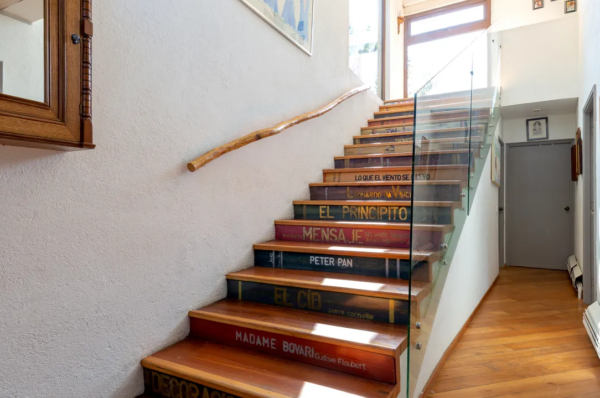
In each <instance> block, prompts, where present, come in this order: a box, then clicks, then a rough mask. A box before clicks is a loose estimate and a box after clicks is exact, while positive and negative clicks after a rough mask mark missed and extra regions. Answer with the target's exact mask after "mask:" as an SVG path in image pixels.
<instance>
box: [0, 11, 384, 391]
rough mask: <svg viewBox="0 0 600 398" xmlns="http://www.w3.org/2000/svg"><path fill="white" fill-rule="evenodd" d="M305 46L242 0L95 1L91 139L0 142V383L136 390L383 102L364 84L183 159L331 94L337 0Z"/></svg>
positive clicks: (335, 81) (23, 387) (336, 82)
mask: <svg viewBox="0 0 600 398" xmlns="http://www.w3.org/2000/svg"><path fill="white" fill-rule="evenodd" d="M315 15H316V24H315V51H314V56H313V57H309V56H307V55H306V54H305V53H303V52H302V51H301V50H299V49H298V48H296V47H295V46H294V45H292V44H291V43H290V42H288V40H286V39H285V38H284V37H283V36H281V35H280V34H279V33H278V32H277V31H275V30H274V29H273V28H271V27H270V26H269V25H267V24H266V23H265V22H264V21H263V20H261V19H260V18H259V17H258V16H256V15H255V14H254V13H253V12H252V11H251V10H249V9H248V8H247V7H246V6H244V5H243V4H242V3H241V2H240V1H239V0H219V1H205V0H202V1H196V0H178V1H176V2H173V1H154V2H148V1H143V0H128V1H125V2H124V1H119V0H102V1H96V2H95V3H94V22H95V32H94V33H95V34H94V127H95V130H94V138H95V142H96V143H97V145H98V147H97V149H95V150H94V151H86V152H74V153H58V152H52V151H44V150H34V149H24V148H14V147H0V187H1V188H0V203H2V206H0V220H2V223H1V228H0V258H1V259H2V265H1V267H0V336H2V339H1V340H0V341H1V342H0V358H2V361H0V396H1V397H2V398H17V397H27V398H37V397H50V396H51V397H90V398H92V397H95V398H131V397H134V396H136V394H138V393H140V392H141V391H142V372H141V368H140V366H139V361H140V359H142V358H143V357H145V356H146V355H149V354H151V353H153V352H155V351H157V350H159V349H161V348H163V347H165V346H167V345H169V344H171V343H173V342H175V341H177V340H179V339H181V338H183V337H184V336H186V334H187V333H188V321H187V311H188V310H191V309H195V308H199V307H202V306H204V305H207V304H209V303H211V302H214V301H216V300H218V299H220V298H222V297H224V296H225V293H226V286H225V274H226V273H228V272H231V271H235V270H239V269H242V268H245V267H248V266H250V265H251V264H252V263H253V253H252V244H253V243H257V242H261V241H265V240H268V239H271V238H273V236H274V231H273V220H275V219H278V218H289V217H291V216H292V200H294V199H306V198H308V186H307V184H308V183H309V182H317V181H319V178H321V174H320V173H321V170H322V169H323V168H326V167H331V166H333V156H334V155H340V154H342V152H343V145H344V144H349V143H351V137H352V135H355V134H357V133H358V132H359V127H360V126H363V125H365V122H366V120H367V118H368V117H370V116H372V114H373V111H375V110H376V109H377V102H376V100H375V99H374V97H373V96H372V95H371V94H370V93H367V94H360V95H359V96H358V97H355V98H354V99H351V100H350V101H348V102H347V103H345V104H344V105H342V106H341V107H340V108H338V109H336V110H334V111H333V112H331V113H329V114H328V115H326V116H324V117H322V118H319V119H317V120H313V121H310V122H308V123H306V124H304V125H301V126H299V127H295V128H293V129H292V130H288V131H287V132H286V133H284V134H282V135H280V136H277V137H273V138H270V139H267V140H264V141H261V142H258V143H255V144H252V145H251V146H249V147H246V148H243V149H241V150H238V151H236V152H234V153H231V154H229V155H226V156H225V157H223V158H221V159H219V160H217V161H215V162H214V163H212V164H210V165H208V166H207V167H206V168H204V169H201V170H200V171H198V172H196V173H194V174H191V173H189V172H188V171H187V170H186V169H185V163H186V162H187V161H189V160H191V159H193V158H194V157H196V156H198V155H200V154H202V153H203V152H204V151H207V150H209V149H211V148H213V147H215V146H217V145H220V144H223V143H225V142H227V141H229V140H231V139H234V138H237V137H239V136H241V135H242V134H247V133H249V132H251V131H253V130H256V129H260V128H264V127H267V126H270V125H273V124H276V123H278V122H280V121H282V120H284V119H287V118H291V117H294V116H296V115H298V114H301V113H304V112H306V111H309V110H312V109H315V108H317V107H320V106H322V105H325V104H326V103H328V102H329V101H331V100H333V99H334V98H337V97H338V96H339V95H341V94H343V93H344V92H346V91H347V90H349V89H351V88H354V87H356V86H358V85H360V84H361V83H360V82H359V81H358V79H357V78H356V77H355V76H354V75H353V74H352V72H351V71H350V70H349V68H348V3H347V2H346V1H344V0H327V1H318V2H316V12H315Z"/></svg>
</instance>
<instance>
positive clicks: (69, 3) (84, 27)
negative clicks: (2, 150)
mask: <svg viewBox="0 0 600 398" xmlns="http://www.w3.org/2000/svg"><path fill="white" fill-rule="evenodd" d="M91 10H92V0H47V1H46V2H45V3H44V41H45V51H44V75H45V79H44V88H45V95H44V100H43V102H36V101H31V100H27V99H23V98H17V97H14V96H10V95H6V94H0V143H1V144H3V145H15V146H24V147H34V148H44V149H55V150H66V151H68V150H74V149H92V148H94V144H93V137H92V136H93V134H92V129H93V128H92V83H91V80H92V74H91V69H92V49H91V37H92V34H93V24H92V22H91V18H92V11H91ZM75 34H78V35H80V36H81V40H80V41H79V43H77V42H76V41H75V42H74V41H73V40H72V35H75Z"/></svg>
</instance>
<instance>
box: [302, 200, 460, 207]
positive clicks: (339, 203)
mask: <svg viewBox="0 0 600 398" xmlns="http://www.w3.org/2000/svg"><path fill="white" fill-rule="evenodd" d="M460 203H462V201H458V202H450V201H437V202H434V201H422V202H421V201H417V202H414V205H415V206H421V207H455V206H457V204H460ZM293 204H294V205H308V206H312V205H316V206H387V207H393V206H396V207H410V205H411V202H410V201H397V202H395V201H386V200H370V201H360V200H295V201H294V202H293Z"/></svg>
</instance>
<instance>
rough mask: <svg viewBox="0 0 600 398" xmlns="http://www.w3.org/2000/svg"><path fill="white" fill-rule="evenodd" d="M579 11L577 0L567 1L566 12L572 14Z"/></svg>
mask: <svg viewBox="0 0 600 398" xmlns="http://www.w3.org/2000/svg"><path fill="white" fill-rule="evenodd" d="M576 11H577V0H567V1H565V14H570V13H572V12H576Z"/></svg>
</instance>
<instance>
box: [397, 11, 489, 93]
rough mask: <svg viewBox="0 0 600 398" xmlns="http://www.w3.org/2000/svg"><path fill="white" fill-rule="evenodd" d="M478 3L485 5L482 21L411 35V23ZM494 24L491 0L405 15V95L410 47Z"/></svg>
mask: <svg viewBox="0 0 600 398" xmlns="http://www.w3.org/2000/svg"><path fill="white" fill-rule="evenodd" d="M478 5H483V6H484V19H483V20H481V21H476V22H470V23H466V24H462V25H456V26H452V27H450V28H447V29H439V30H434V31H432V32H427V33H422V34H420V35H416V36H412V37H411V35H410V31H411V24H412V23H413V22H417V21H420V20H423V19H428V18H431V17H435V16H440V15H445V14H449V13H451V12H455V11H459V10H460V9H467V8H473V7H476V6H478ZM491 25H492V1H491V0H466V1H462V2H460V3H456V4H451V5H449V6H445V7H440V8H436V9H433V10H429V11H424V12H420V13H418V14H412V15H408V16H406V17H405V26H404V97H405V98H406V97H408V47H410V46H412V45H415V44H421V43H427V42H430V41H434V40H440V39H445V38H448V37H452V36H458V35H462V34H465V33H470V32H475V31H478V30H485V29H487V28H489V27H490V26H491Z"/></svg>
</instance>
